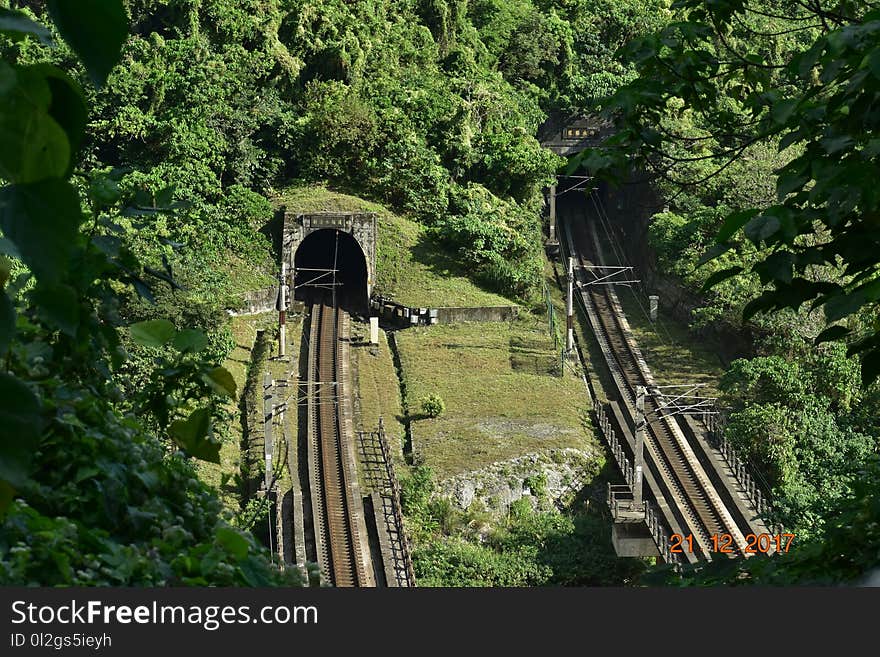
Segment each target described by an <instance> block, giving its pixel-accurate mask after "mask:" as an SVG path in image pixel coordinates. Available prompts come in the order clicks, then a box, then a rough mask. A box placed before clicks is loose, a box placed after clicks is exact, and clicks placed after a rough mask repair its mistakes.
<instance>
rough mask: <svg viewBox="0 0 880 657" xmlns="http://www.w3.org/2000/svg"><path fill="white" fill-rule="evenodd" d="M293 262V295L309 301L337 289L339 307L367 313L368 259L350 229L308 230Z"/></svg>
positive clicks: (328, 297) (330, 293)
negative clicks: (349, 231) (345, 230)
mask: <svg viewBox="0 0 880 657" xmlns="http://www.w3.org/2000/svg"><path fill="white" fill-rule="evenodd" d="M293 266H294V281H293V284H294V299H296V300H298V301H302V302H303V303H306V304H309V303H313V302H314V301H317V300H319V299H325V300H329V299H330V297H331V295H332V294H333V292H334V290H335V293H336V302H337V303H338V304H339V306H340V307H342V308H344V309H345V310H347V311H349V312H351V313H358V314H363V313H366V311H367V306H368V303H369V298H368V295H367V289H368V288H367V259H366V257H365V256H364V252H363V251H362V250H361V246H360V244H358V243H357V240H356V239H355V238H354V237H352V235H351V234H350V233H346V232H344V231H341V230H336V229H333V228H324V229H321V230H317V231H315V232H313V233H309V234H308V235H307V236H306V238H305V239H304V240H303V241H302V243H301V244H300V245H299V248H298V249H297V250H296V254H295V255H294V259H293ZM333 270H336V271H335V272H334V271H333Z"/></svg>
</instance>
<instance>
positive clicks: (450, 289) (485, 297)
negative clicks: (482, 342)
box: [274, 186, 512, 307]
mask: <svg viewBox="0 0 880 657" xmlns="http://www.w3.org/2000/svg"><path fill="white" fill-rule="evenodd" d="M274 201H275V204H276V205H277V206H282V205H284V206H287V208H288V209H290V210H293V211H297V212H320V211H333V212H375V213H377V214H378V215H379V235H378V237H377V269H378V281H377V282H376V292H377V293H379V294H384V295H386V296H389V297H392V298H393V299H394V300H395V301H398V302H399V303H402V304H405V305H409V306H435V307H436V306H508V305H511V304H512V302H511V301H510V300H509V299H506V298H504V297H502V296H500V295H498V294H495V293H493V292H489V291H487V290H484V289H483V288H481V287H480V286H478V285H477V284H475V283H474V282H473V281H471V280H470V279H469V278H468V277H467V270H466V269H465V267H464V266H463V265H461V264H460V263H459V262H457V261H456V260H455V259H454V258H453V257H451V256H450V255H449V254H448V252H446V251H445V250H444V249H443V248H442V247H441V246H440V245H438V244H437V243H436V242H434V241H433V240H432V239H431V238H430V236H428V234H427V232H426V230H425V228H424V226H422V225H420V224H417V223H415V222H414V221H411V220H409V219H406V218H405V217H401V216H399V215H396V214H394V213H393V212H391V211H389V210H388V209H387V208H385V207H384V206H382V205H379V204H377V203H371V202H369V201H365V200H363V199H360V198H358V197H356V196H349V195H346V194H340V193H338V192H333V191H330V190H328V189H326V188H325V187H318V186H310V187H294V188H291V189H288V190H285V191H283V192H281V193H280V194H279V195H278V196H277V197H276V198H275V199H274Z"/></svg>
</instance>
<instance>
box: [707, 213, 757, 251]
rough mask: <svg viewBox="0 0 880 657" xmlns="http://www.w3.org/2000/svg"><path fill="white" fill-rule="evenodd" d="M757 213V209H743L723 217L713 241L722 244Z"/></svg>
mask: <svg viewBox="0 0 880 657" xmlns="http://www.w3.org/2000/svg"><path fill="white" fill-rule="evenodd" d="M756 214H758V210H743V211H742V212H733V213H731V214H729V215H727V217H726V218H725V219H724V223H723V224H721V228H719V229H718V234H717V235H716V236H715V242H716V243H718V244H722V243H724V242H726V241H727V240H729V239H730V238H731V237H733V235H734V233H736V231H738V230H739V229H740V228H742V227H743V226H745V225H746V223H747V222H748V221H749V220H750V219H751V218H752V217H754V216H755V215H756Z"/></svg>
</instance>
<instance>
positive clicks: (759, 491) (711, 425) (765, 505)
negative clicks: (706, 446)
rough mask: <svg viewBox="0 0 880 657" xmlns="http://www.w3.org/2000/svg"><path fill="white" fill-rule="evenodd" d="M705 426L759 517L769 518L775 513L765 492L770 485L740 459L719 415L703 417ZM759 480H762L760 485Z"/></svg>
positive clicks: (771, 502) (713, 444)
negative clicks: (726, 434) (727, 436)
mask: <svg viewBox="0 0 880 657" xmlns="http://www.w3.org/2000/svg"><path fill="white" fill-rule="evenodd" d="M703 424H704V425H705V426H706V436H707V437H708V439H709V442H710V443H711V444H712V446H713V447H715V448H716V449H717V450H718V452H719V453H720V454H721V456H722V457H723V458H724V461H725V462H726V463H727V465H728V467H729V468H730V470H731V472H733V475H734V477H735V478H736V480H737V481H738V482H739V485H740V486H742V488H743V490H744V491H745V493H746V495H747V497H748V498H749V501H750V502H751V503H752V505H753V506H754V507H755V510H756V511H757V512H758V515H760V516H762V517H767V516H768V515H769V514H770V513H772V511H773V500H772V498H771V497H770V495H768V494H767V493H766V492H765V491H766V490H769V488H770V487H769V485H768V483H767V481H766V479H764V478H763V477H761V476H760V475H757V472H756V471H755V469H754V467H753V466H752V465H751V464H749V463H748V462H747V461H746V460H745V459H743V458H742V457H740V455H739V454H738V453H737V451H736V448H735V447H734V446H733V444H732V443H731V442H730V441H729V440H728V439H727V438H726V437H725V435H724V424H725V423H724V420H723V419H721V418H720V415H719V414H707V415H704V416H703ZM757 479H761V482H760V483H759V482H758V481H757Z"/></svg>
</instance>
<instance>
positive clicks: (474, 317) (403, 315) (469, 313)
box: [370, 297, 520, 328]
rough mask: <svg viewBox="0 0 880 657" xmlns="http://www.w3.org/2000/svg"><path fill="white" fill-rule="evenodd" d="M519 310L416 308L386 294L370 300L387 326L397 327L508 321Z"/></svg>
mask: <svg viewBox="0 0 880 657" xmlns="http://www.w3.org/2000/svg"><path fill="white" fill-rule="evenodd" d="M519 310H520V308H519V306H475V307H448V306H447V307H442V308H412V307H409V306H404V305H403V304H399V303H397V302H395V301H391V300H390V299H385V298H383V297H374V298H373V299H371V300H370V312H371V313H375V314H376V315H378V317H379V321H380V322H382V323H383V324H384V325H385V326H392V327H394V328H407V327H409V326H431V325H434V324H458V323H461V322H507V321H510V320H511V319H515V318H516V317H517V316H518V315H519Z"/></svg>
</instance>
